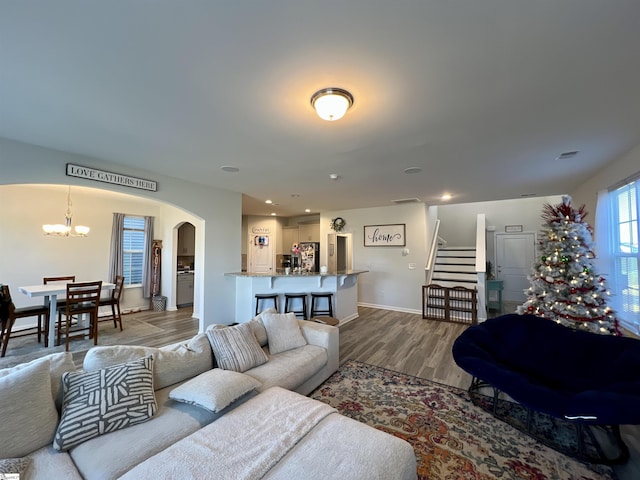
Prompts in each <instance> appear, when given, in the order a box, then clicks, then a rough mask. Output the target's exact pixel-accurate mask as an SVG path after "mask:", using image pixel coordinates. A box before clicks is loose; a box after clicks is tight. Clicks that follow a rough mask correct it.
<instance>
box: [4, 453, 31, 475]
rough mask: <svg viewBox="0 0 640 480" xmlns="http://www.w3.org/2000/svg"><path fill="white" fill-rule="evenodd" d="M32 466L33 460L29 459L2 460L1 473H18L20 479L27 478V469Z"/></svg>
mask: <svg viewBox="0 0 640 480" xmlns="http://www.w3.org/2000/svg"><path fill="white" fill-rule="evenodd" d="M30 465H31V459H30V458H29V457H20V458H3V459H0V473H14V474H15V473H17V474H18V476H19V477H22V478H26V473H27V469H28V468H29V466H30ZM3 478H9V477H3Z"/></svg>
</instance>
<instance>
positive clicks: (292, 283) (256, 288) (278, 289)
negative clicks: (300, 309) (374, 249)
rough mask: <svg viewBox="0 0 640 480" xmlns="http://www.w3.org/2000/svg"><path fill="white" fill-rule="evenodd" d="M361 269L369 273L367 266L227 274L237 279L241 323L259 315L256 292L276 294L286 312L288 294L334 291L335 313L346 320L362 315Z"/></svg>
mask: <svg viewBox="0 0 640 480" xmlns="http://www.w3.org/2000/svg"><path fill="white" fill-rule="evenodd" d="M361 273H367V270H351V269H349V270H339V271H337V272H330V273H319V272H309V273H290V274H289V275H286V274H285V273H284V271H283V270H279V269H278V270H276V271H274V272H270V273H252V272H231V273H225V274H224V275H225V276H226V277H227V278H228V279H229V281H231V282H234V283H235V293H236V298H235V301H236V312H235V313H236V316H235V322H237V323H242V322H248V321H249V320H251V319H252V318H253V317H254V316H255V315H256V310H258V309H257V305H256V295H260V294H269V295H274V296H275V297H276V298H277V301H276V305H277V306H278V305H279V308H277V310H278V311H279V312H283V310H285V303H286V302H285V297H286V295H287V294H304V295H305V296H306V297H310V296H311V294H312V293H330V294H332V298H331V301H332V303H333V316H334V317H335V318H337V319H338V320H339V321H340V322H341V323H343V322H346V321H349V320H353V319H354V318H357V317H358V280H359V278H360V274H361ZM310 308H311V305H309V309H310ZM228 323H231V322H230V321H229V322H228Z"/></svg>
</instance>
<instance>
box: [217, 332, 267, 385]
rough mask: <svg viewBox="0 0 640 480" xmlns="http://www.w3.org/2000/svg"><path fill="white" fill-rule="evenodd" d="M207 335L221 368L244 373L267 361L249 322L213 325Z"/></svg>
mask: <svg viewBox="0 0 640 480" xmlns="http://www.w3.org/2000/svg"><path fill="white" fill-rule="evenodd" d="M207 336H208V337H209V342H210V343H211V348H212V349H213V354H214V356H215V357H216V362H217V364H218V366H219V367H220V368H224V369H225V370H233V371H235V372H240V373H242V372H245V371H247V370H249V369H250V368H253V367H256V366H258V365H262V364H263V363H265V362H266V361H267V355H266V354H265V353H264V351H263V350H262V349H261V348H260V345H259V344H258V341H257V340H256V337H255V335H254V334H253V331H252V330H251V326H250V325H249V324H248V323H241V324H239V325H234V326H232V327H223V328H219V326H217V325H212V326H210V327H209V328H207Z"/></svg>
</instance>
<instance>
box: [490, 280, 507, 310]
mask: <svg viewBox="0 0 640 480" xmlns="http://www.w3.org/2000/svg"><path fill="white" fill-rule="evenodd" d="M502 288H503V284H502V280H487V310H497V311H498V312H500V313H502ZM491 292H496V295H495V298H493V297H492V295H491Z"/></svg>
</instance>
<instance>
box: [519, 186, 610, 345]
mask: <svg viewBox="0 0 640 480" xmlns="http://www.w3.org/2000/svg"><path fill="white" fill-rule="evenodd" d="M584 208H585V207H584V205H582V206H581V207H580V208H579V209H577V210H576V209H574V208H573V207H572V206H571V197H569V196H564V197H562V203H560V204H557V205H551V204H548V203H547V204H545V205H544V207H543V211H542V219H543V220H544V224H543V228H542V230H541V233H540V238H539V253H540V257H539V259H538V260H536V262H534V265H533V269H532V273H531V275H530V276H529V281H530V282H531V286H530V287H529V288H528V289H527V290H525V293H526V295H527V301H526V302H525V303H524V304H523V305H521V306H519V307H518V313H520V314H522V313H530V314H533V315H537V316H540V317H544V318H548V319H549V320H553V321H555V322H557V323H560V324H562V325H564V326H566V327H571V328H574V329H576V330H587V331H590V332H593V333H601V334H611V335H621V333H620V330H619V329H618V321H617V319H616V317H615V312H614V311H613V310H612V309H611V308H610V307H609V306H608V305H607V301H608V297H609V295H610V293H609V291H608V290H607V287H606V283H605V279H604V278H603V277H602V276H601V275H598V273H597V272H596V269H595V267H594V258H595V254H594V252H593V250H592V232H591V227H590V226H589V224H588V223H586V222H585V221H584V218H585V216H586V212H585V210H584Z"/></svg>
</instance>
